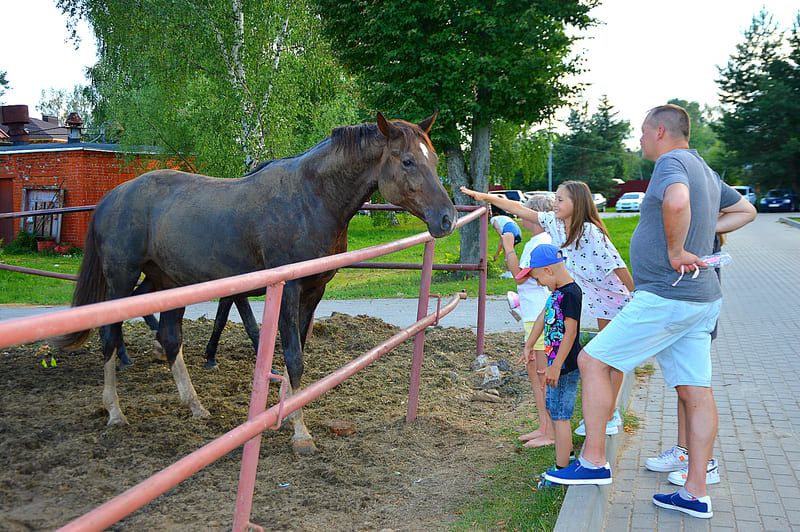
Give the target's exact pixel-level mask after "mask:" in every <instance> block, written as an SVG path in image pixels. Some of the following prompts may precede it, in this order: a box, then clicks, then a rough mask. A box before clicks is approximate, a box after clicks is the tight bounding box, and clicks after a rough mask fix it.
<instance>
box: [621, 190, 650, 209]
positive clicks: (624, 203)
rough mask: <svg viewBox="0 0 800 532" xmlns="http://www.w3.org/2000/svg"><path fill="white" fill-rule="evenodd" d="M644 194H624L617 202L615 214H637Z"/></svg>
mask: <svg viewBox="0 0 800 532" xmlns="http://www.w3.org/2000/svg"><path fill="white" fill-rule="evenodd" d="M643 199H644V192H626V193H625V194H623V195H622V197H620V198H619V199H618V200H617V212H639V209H641V207H642V200H643Z"/></svg>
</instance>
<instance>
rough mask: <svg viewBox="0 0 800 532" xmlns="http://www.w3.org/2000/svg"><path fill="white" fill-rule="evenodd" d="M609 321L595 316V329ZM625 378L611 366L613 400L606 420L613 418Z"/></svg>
mask: <svg viewBox="0 0 800 532" xmlns="http://www.w3.org/2000/svg"><path fill="white" fill-rule="evenodd" d="M610 322H611V320H606V319H603V318H597V329H598V330H599V331H602V330H603V329H605V328H606V326H607V325H608V324H609V323H610ZM624 378H625V374H624V373H622V372H621V371H620V370H618V369H614V368H611V393H612V394H613V396H614V400H613V402H612V403H611V411H610V412H609V413H608V420H609V421H611V420H612V419H614V410H615V409H616V408H617V399H618V398H619V391H620V389H621V388H622V379H624Z"/></svg>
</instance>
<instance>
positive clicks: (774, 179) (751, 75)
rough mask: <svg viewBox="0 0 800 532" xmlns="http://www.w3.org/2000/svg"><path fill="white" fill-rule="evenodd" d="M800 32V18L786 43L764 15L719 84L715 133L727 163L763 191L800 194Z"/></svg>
mask: <svg viewBox="0 0 800 532" xmlns="http://www.w3.org/2000/svg"><path fill="white" fill-rule="evenodd" d="M799 27H800V14H799V15H798V19H797V20H796V21H795V23H794V25H793V27H792V29H791V31H790V33H789V35H788V38H786V35H785V33H784V32H783V31H781V30H780V29H779V28H778V26H777V24H776V23H775V22H774V21H773V17H772V16H771V15H770V14H769V13H767V12H766V11H763V10H762V11H761V12H760V13H758V14H757V15H756V16H755V17H753V20H752V24H751V26H750V27H749V28H748V29H747V30H746V31H745V32H744V40H743V42H741V43H739V44H738V45H737V46H736V52H735V53H734V54H732V55H731V57H730V59H729V61H728V63H727V64H726V66H725V67H723V68H721V69H720V79H718V80H717V83H718V84H719V87H720V100H721V102H722V117H721V119H720V121H719V123H718V124H717V125H716V126H715V129H716V131H717V133H718V134H719V137H720V139H722V141H723V142H724V143H725V146H726V150H727V152H726V155H727V160H728V163H729V164H731V165H733V166H737V167H739V168H740V169H741V171H742V172H743V173H744V177H742V178H741V179H746V180H749V181H751V182H752V183H756V184H760V185H762V186H763V188H771V187H774V186H787V185H790V186H794V187H795V188H796V189H798V188H800V187H799V185H800V177H798V173H800V131H798V128H797V123H798V121H800V86H798V81H797V80H798V77H800V70H799V69H800V37H798V31H800V30H799V29H798V28H799Z"/></svg>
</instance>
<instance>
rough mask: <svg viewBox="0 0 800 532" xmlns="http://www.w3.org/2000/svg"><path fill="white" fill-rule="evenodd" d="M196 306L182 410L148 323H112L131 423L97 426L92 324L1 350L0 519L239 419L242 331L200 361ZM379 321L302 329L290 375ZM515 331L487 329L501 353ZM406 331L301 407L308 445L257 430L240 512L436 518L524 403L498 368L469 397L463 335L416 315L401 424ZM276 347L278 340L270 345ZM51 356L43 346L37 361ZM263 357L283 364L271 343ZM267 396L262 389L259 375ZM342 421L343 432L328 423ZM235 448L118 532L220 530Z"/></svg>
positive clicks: (328, 520) (470, 351) (99, 494)
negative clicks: (55, 346) (251, 480)
mask: <svg viewBox="0 0 800 532" xmlns="http://www.w3.org/2000/svg"><path fill="white" fill-rule="evenodd" d="M211 325H212V324H211V322H210V321H208V320H198V321H185V322H184V327H183V330H184V344H185V347H184V356H185V358H186V363H187V366H188V367H189V372H190V374H191V376H192V379H193V381H194V384H195V387H196V389H197V391H198V394H199V396H200V399H201V400H202V402H203V404H204V405H205V407H206V408H208V410H209V411H210V412H211V414H212V415H211V417H210V418H208V419H194V418H192V417H191V414H190V412H189V410H188V409H187V408H185V407H184V406H182V405H181V404H180V402H179V400H178V394H177V391H176V389H175V383H174V381H173V379H172V375H171V373H170V372H169V370H168V368H167V366H166V364H164V363H161V362H157V361H155V360H153V359H152V356H151V345H152V338H153V336H152V333H150V332H149V330H147V328H146V327H145V325H144V324H143V323H129V324H126V325H125V340H126V344H127V346H128V352H129V354H130V356H131V357H132V358H133V359H134V360H135V364H134V365H133V366H131V367H130V368H128V369H126V370H124V371H122V372H119V373H118V380H119V383H118V391H119V396H120V404H121V406H122V409H123V411H124V412H125V414H126V415H127V417H128V420H129V422H130V425H127V426H123V427H107V426H106V420H107V415H106V411H105V409H104V408H103V403H102V398H101V396H102V386H103V367H102V355H101V354H100V347H99V340H98V339H97V337H96V336H95V337H94V338H93V339H92V340H91V341H90V342H89V343H88V344H87V346H86V348H85V349H82V350H80V351H78V352H76V353H72V354H68V355H67V354H59V355H57V356H56V360H57V366H56V367H47V368H44V367H42V365H41V363H40V362H41V353H40V352H39V353H38V354H37V350H38V348H39V345H38V344H30V345H26V346H21V347H18V348H13V349H7V350H4V351H3V352H2V353H0V375H1V376H0V397H2V401H0V530H42V529H52V528H55V527H57V526H59V525H63V524H65V523H66V522H68V521H69V520H71V519H73V518H75V517H77V516H79V515H81V514H83V513H85V512H87V511H88V510H90V509H92V508H94V507H95V506H97V505H99V504H101V503H103V502H104V501H106V500H108V499H109V498H111V497H112V496H114V495H117V494H119V493H121V492H122V491H124V490H125V489H127V488H129V487H131V486H133V485H135V484H136V483H138V482H140V481H141V480H143V479H145V478H147V477H148V476H149V475H151V474H153V473H155V472H157V471H158V470H160V469H162V468H164V467H166V466H167V465H169V464H171V463H172V462H174V461H175V460H177V459H179V458H181V457H182V456H185V455H186V454H189V453H190V452H192V451H193V450H195V449H197V448H198V447H200V446H201V445H203V444H204V443H206V442H208V441H210V440H212V439H214V438H215V437H217V436H219V435H220V434H222V433H223V432H225V431H227V430H230V429H232V428H233V427H235V426H236V425H238V424H240V423H241V422H243V421H244V420H246V418H247V407H248V402H249V399H250V388H251V384H252V373H253V366H254V362H255V356H254V353H253V350H252V346H251V345H250V341H249V340H248V338H247V335H246V334H245V332H244V329H243V328H242V327H241V326H239V325H236V324H233V323H229V324H228V326H227V328H226V330H225V332H224V333H223V336H222V340H221V342H220V347H219V369H218V370H214V371H209V370H205V369H203V367H202V365H203V362H204V350H205V343H206V341H207V339H208V336H209V334H210V331H211ZM397 330H398V329H397V328H396V327H394V326H391V325H388V324H386V323H384V322H382V321H380V320H377V319H373V318H369V317H365V316H357V317H351V316H346V315H334V316H332V317H331V318H330V319H327V320H324V321H322V322H319V323H317V324H316V325H315V327H314V333H313V337H312V338H311V339H310V341H309V342H308V344H307V346H306V352H305V360H306V372H305V375H304V377H303V382H304V383H310V382H312V381H314V380H317V379H319V378H320V377H322V376H324V375H326V374H328V373H329V372H330V371H332V370H333V369H336V368H338V367H340V366H342V365H343V364H344V363H346V362H347V361H349V360H351V359H353V358H355V357H356V356H358V355H360V354H362V353H363V352H365V351H367V350H369V349H370V348H372V347H374V346H375V345H376V344H378V343H379V342H381V341H383V340H385V339H386V338H388V337H390V336H391V335H392V334H394V333H396V332H397ZM521 338H522V336H521V334H518V333H505V334H500V335H489V336H488V337H487V349H486V352H487V353H488V354H490V355H493V356H496V357H497V356H500V357H507V356H508V352H509V351H510V350H517V349H519V348H520V347H521V345H520V343H521ZM412 349H413V342H406V343H405V344H403V345H402V346H400V347H398V348H397V349H396V350H395V351H393V352H392V353H390V354H388V355H387V356H385V357H384V358H383V359H382V360H380V361H378V362H376V363H375V364H373V365H372V366H370V367H369V368H368V369H367V370H365V371H363V372H361V373H360V374H358V375H357V376H355V377H353V378H352V379H350V380H348V381H347V382H345V383H344V384H342V385H341V386H339V387H338V388H336V389H334V390H333V391H332V392H330V393H328V394H327V395H325V396H323V397H322V398H321V399H319V400H317V401H315V402H314V403H312V404H310V405H309V406H308V407H306V409H305V410H304V411H305V419H306V424H307V426H308V428H309V430H310V431H311V433H312V434H313V435H314V437H315V440H316V443H317V446H318V447H319V453H317V454H316V455H315V456H312V457H309V458H299V457H295V456H294V455H293V453H292V451H291V445H290V438H291V430H290V429H284V430H280V431H277V432H273V431H267V432H266V433H265V434H264V438H263V439H262V451H261V460H260V466H259V472H258V477H257V484H256V492H255V498H254V503H253V513H252V520H253V522H255V523H258V524H261V525H263V526H265V527H266V528H268V529H273V530H274V529H280V530H330V529H337V530H370V529H381V528H392V529H394V530H420V529H442V528H445V527H446V523H447V522H448V521H449V520H451V519H452V518H453V517H454V514H453V512H454V511H456V510H457V508H458V506H459V504H461V502H462V501H464V500H465V499H468V498H470V497H476V496H478V495H479V494H478V491H477V488H478V481H479V480H480V479H481V478H482V472H483V471H484V470H485V469H486V468H487V467H489V466H490V465H492V464H494V463H497V461H498V460H500V459H502V457H503V456H504V455H505V454H507V453H511V452H514V446H513V445H509V444H508V442H507V441H504V440H503V439H502V438H500V437H499V436H497V435H496V432H495V431H494V430H493V429H494V428H496V427H497V426H499V425H501V424H508V423H509V422H510V420H513V419H514V417H515V416H519V415H520V412H525V413H527V412H529V409H528V405H523V404H522V402H523V401H524V402H527V401H528V396H529V395H530V394H529V393H526V392H528V391H529V388H528V385H527V380H526V379H525V377H524V376H523V377H518V376H513V375H512V376H511V377H510V378H509V379H508V380H507V382H506V384H505V385H504V386H503V388H502V389H501V398H502V402H501V403H485V402H474V401H470V398H471V397H472V394H473V389H472V386H473V378H474V375H473V373H472V372H471V371H470V369H469V364H470V362H471V361H472V360H473V357H474V349H475V336H474V334H473V333H472V332H471V331H469V330H465V329H449V328H448V329H445V328H433V329H429V331H428V334H427V341H426V348H425V363H424V366H423V372H422V385H421V390H422V394H421V399H420V406H419V419H418V421H417V422H415V423H412V424H406V423H405V422H404V416H405V411H406V401H407V394H408V380H409V373H410V367H411V354H412ZM277 351H278V352H279V351H280V347H279V346H278V350H277ZM48 360H49V359H48ZM275 367H276V369H279V370H280V371H283V368H282V357H281V356H279V355H278V354H277V353H276V363H275ZM271 388H272V391H271V397H270V401H269V404H270V405H272V404H274V403H275V401H276V390H275V388H277V386H272V387H271ZM336 420H339V421H345V422H350V423H352V424H354V425H355V432H354V433H353V434H352V435H349V436H338V435H336V434H335V433H334V432H332V431H331V429H330V425H331V422H333V421H336ZM240 460H241V449H239V450H237V451H235V452H233V453H231V454H230V455H228V456H226V457H224V458H223V459H221V460H219V461H218V462H216V463H214V464H212V465H211V466H209V467H207V468H206V469H204V470H203V471H201V472H199V473H198V474H196V475H195V476H193V477H192V478H190V479H189V480H187V481H185V482H183V483H182V484H180V485H179V486H178V487H177V488H175V489H174V490H172V491H170V492H168V493H167V494H165V495H163V496H161V497H160V498H158V499H156V501H154V502H153V503H151V504H150V505H148V506H146V507H144V508H143V509H142V510H139V511H138V512H136V513H134V514H133V515H131V516H129V517H128V518H127V519H125V520H123V521H121V522H120V523H118V524H117V525H116V526H115V529H118V530H157V529H158V530H167V529H192V530H226V529H229V528H230V523H231V519H232V516H233V508H234V504H235V498H236V488H237V483H238V474H239V465H240Z"/></svg>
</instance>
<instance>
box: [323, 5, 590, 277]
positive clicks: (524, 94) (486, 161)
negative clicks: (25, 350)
mask: <svg viewBox="0 0 800 532" xmlns="http://www.w3.org/2000/svg"><path fill="white" fill-rule="evenodd" d="M316 4H317V6H318V7H319V10H320V13H321V16H322V20H323V24H324V28H325V30H326V33H327V34H328V35H329V36H330V37H331V39H332V41H333V44H334V46H333V50H334V51H335V53H336V54H337V56H338V57H339V58H340V59H341V60H342V62H343V63H344V64H345V66H346V67H348V68H349V70H350V71H351V72H352V73H354V74H355V75H356V76H357V78H358V80H359V82H360V83H361V87H362V91H363V94H364V97H365V100H366V102H367V103H368V104H369V105H370V106H372V107H373V108H376V109H378V108H379V109H382V110H384V111H386V112H388V113H389V114H391V115H394V116H398V117H403V118H407V119H421V118H423V117H424V116H427V115H428V114H430V112H431V111H432V110H433V109H437V108H438V109H439V110H440V112H439V118H438V125H437V128H436V129H435V132H434V143H435V144H436V145H438V146H439V147H440V149H441V151H442V152H443V153H444V155H445V159H446V168H447V174H448V180H449V183H450V185H451V187H452V190H453V193H454V196H455V201H456V203H471V200H468V198H467V197H466V196H464V195H463V194H461V193H460V192H459V187H460V186H462V185H466V186H469V187H470V188H473V189H476V190H481V191H485V190H486V189H487V185H488V178H489V171H490V160H491V159H490V145H491V138H492V129H493V126H494V125H495V123H496V122H497V121H498V120H504V121H507V122H509V123H512V124H525V123H538V122H541V121H543V120H545V119H547V118H548V117H550V116H551V115H552V114H553V112H554V110H555V109H556V108H558V107H560V106H561V105H563V104H564V103H565V101H566V99H567V98H568V97H569V96H571V95H572V94H574V93H575V92H576V91H577V88H576V87H574V86H571V85H569V84H568V83H567V81H566V77H567V75H569V74H574V73H576V72H577V71H578V70H579V67H578V60H577V59H575V58H573V57H572V56H571V47H572V44H573V43H574V41H575V40H576V39H577V36H576V35H577V33H578V32H577V30H581V29H585V28H586V27H588V26H590V25H591V24H593V20H592V19H591V18H590V17H589V15H588V12H589V10H590V9H591V8H592V7H593V6H594V5H596V4H597V0H540V1H537V2H527V1H504V2H490V3H487V2H482V1H477V0H442V1H440V2H421V1H409V0H385V1H383V2H366V1H363V0H349V1H341V0H316ZM568 29H572V30H573V31H568ZM465 147H467V148H466V149H465ZM476 225H477V224H471V225H470V226H468V227H467V228H464V229H462V231H461V260H462V261H464V262H466V261H470V262H477V259H478V257H479V250H478V238H477V235H478V232H477V227H473V226H476Z"/></svg>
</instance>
